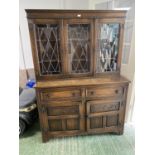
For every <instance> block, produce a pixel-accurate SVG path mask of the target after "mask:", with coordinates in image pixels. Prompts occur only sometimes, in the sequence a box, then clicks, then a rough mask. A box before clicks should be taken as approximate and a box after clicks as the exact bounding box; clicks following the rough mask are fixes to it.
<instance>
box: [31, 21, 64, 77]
mask: <svg viewBox="0 0 155 155" xmlns="http://www.w3.org/2000/svg"><path fill="white" fill-rule="evenodd" d="M33 28H34V40H35V45H36V46H35V51H34V52H33V54H34V56H33V57H34V59H35V61H34V62H35V63H37V64H36V65H35V66H37V69H36V70H37V71H38V72H37V73H36V75H37V78H40V77H41V78H47V77H54V76H60V75H61V74H62V73H63V59H62V56H63V51H62V21H61V20H54V19H53V20H52V19H51V20H44V19H33ZM30 35H31V38H33V34H30ZM31 40H32V39H31ZM32 42H33V40H32ZM33 46H34V45H33ZM41 78H40V79H41Z"/></svg>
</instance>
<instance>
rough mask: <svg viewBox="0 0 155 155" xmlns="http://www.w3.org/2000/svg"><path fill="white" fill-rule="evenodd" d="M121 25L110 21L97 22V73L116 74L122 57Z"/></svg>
mask: <svg viewBox="0 0 155 155" xmlns="http://www.w3.org/2000/svg"><path fill="white" fill-rule="evenodd" d="M120 28H121V24H120V23H119V22H115V21H109V20H107V21H106V20H96V22H95V29H96V73H104V72H116V71H118V69H119V67H120V64H118V60H119V56H120V52H121V50H120V46H121V44H120V43H121V41H120V38H121V36H122V33H121V31H120Z"/></svg>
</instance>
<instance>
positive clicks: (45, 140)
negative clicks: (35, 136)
mask: <svg viewBox="0 0 155 155" xmlns="http://www.w3.org/2000/svg"><path fill="white" fill-rule="evenodd" d="M48 140H49V138H48V136H47V135H46V134H45V133H42V142H43V143H46V142H47V141H48Z"/></svg>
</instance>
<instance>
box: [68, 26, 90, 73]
mask: <svg viewBox="0 0 155 155" xmlns="http://www.w3.org/2000/svg"><path fill="white" fill-rule="evenodd" d="M68 53H69V61H70V63H69V66H68V67H69V68H70V69H69V70H70V72H71V73H87V72H90V26H89V25H88V24H71V25H68Z"/></svg>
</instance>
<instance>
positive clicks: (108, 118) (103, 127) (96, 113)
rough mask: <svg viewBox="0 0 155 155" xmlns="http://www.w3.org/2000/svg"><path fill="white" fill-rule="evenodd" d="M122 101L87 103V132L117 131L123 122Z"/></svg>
mask: <svg viewBox="0 0 155 155" xmlns="http://www.w3.org/2000/svg"><path fill="white" fill-rule="evenodd" d="M121 106H122V101H120V100H109V101H105V100H94V101H88V102H87V131H88V132H106V131H115V130H116V131H117V127H118V126H119V125H120V122H121V121H122V120H121V119H122V118H121V117H120V110H121V109H122V107H121Z"/></svg>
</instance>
